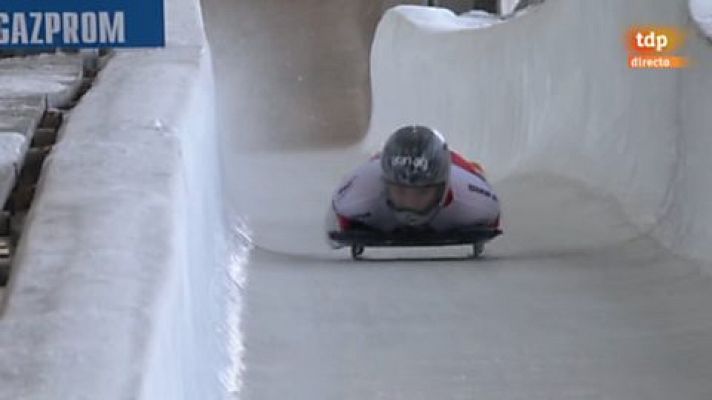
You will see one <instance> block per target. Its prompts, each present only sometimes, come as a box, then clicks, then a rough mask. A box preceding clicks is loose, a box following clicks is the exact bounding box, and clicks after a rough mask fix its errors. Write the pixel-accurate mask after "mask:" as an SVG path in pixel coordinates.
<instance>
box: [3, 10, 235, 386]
mask: <svg viewBox="0 0 712 400" xmlns="http://www.w3.org/2000/svg"><path fill="white" fill-rule="evenodd" d="M166 3H167V4H166V13H167V38H168V47H167V48H166V49H162V50H140V51H121V52H118V54H116V55H115V56H114V58H113V59H112V60H111V61H110V62H109V64H108V65H107V66H106V68H105V69H104V70H103V71H102V72H101V74H100V75H99V77H98V79H97V81H96V83H95V86H94V88H93V89H92V90H91V91H90V92H89V93H87V95H86V96H85V97H84V98H83V99H82V101H81V102H80V104H79V105H78V106H77V107H76V108H75V109H74V110H72V112H71V114H70V115H69V118H68V122H67V124H66V126H64V127H63V129H62V131H61V134H60V140H59V142H58V144H57V146H56V147H55V149H54V151H53V152H52V154H51V155H50V157H49V158H48V160H47V162H46V164H45V166H44V172H43V177H42V180H41V182H40V185H39V188H38V193H37V196H36V199H35V203H34V205H33V208H32V210H31V212H30V214H29V216H28V219H27V225H26V230H25V232H24V233H23V237H22V241H21V243H20V247H19V248H18V251H17V255H16V260H15V266H14V270H13V274H12V276H11V282H10V286H9V288H8V291H9V294H8V297H7V300H6V304H5V308H4V314H3V316H2V318H1V319H0V357H1V358H2V359H3V362H2V363H0V376H2V382H3V384H2V385H0V399H30V400H32V399H92V400H93V399H103V400H111V399H214V398H221V397H223V396H224V395H225V393H226V391H227V390H228V389H230V388H231V385H230V382H226V381H225V380H224V377H223V376H221V375H220V374H221V372H223V371H224V370H227V369H228V368H230V367H232V365H231V363H234V360H232V359H230V354H228V353H227V351H226V346H225V343H226V342H227V340H229V339H233V338H230V337H229V335H230V334H231V332H230V328H231V327H230V326H225V325H224V322H223V321H225V319H226V314H227V313H229V312H232V310H229V309H228V306H229V305H228V302H227V300H226V298H227V297H228V295H229V294H230V291H231V290H233V289H234V288H233V287H232V286H231V285H230V283H231V282H230V281H229V279H227V278H228V277H229V273H230V271H227V270H226V268H227V267H226V266H227V263H226V261H227V260H226V257H227V252H228V250H229V248H228V245H229V244H228V243H227V242H226V241H225V236H224V235H223V232H224V230H223V226H222V214H221V213H222V209H223V207H222V203H221V198H222V196H221V194H220V185H219V182H220V179H219V177H220V175H219V165H218V157H217V154H218V153H217V145H216V138H215V134H216V133H215V131H214V128H213V120H214V117H213V103H212V98H213V82H212V67H211V62H210V51H209V48H208V46H207V44H206V41H205V38H204V35H203V30H202V22H201V16H200V9H199V6H198V2H197V1H194V0H176V1H171V2H166ZM238 261H239V260H238ZM225 282H227V283H225Z"/></svg>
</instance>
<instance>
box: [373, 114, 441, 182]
mask: <svg viewBox="0 0 712 400" xmlns="http://www.w3.org/2000/svg"><path fill="white" fill-rule="evenodd" d="M381 168H382V169H383V178H384V179H385V180H386V181H387V182H389V183H394V184H397V185H404V186H430V185H436V184H439V183H446V182H447V180H448V178H449V177H450V151H449V150H448V147H447V143H445V139H443V137H442V136H441V135H440V134H439V133H438V132H436V131H435V130H433V129H430V128H428V127H425V126H419V125H413V126H406V127H403V128H400V129H398V130H397V131H395V133H393V134H392V135H391V137H390V138H388V141H387V142H386V145H385V146H384V147H383V152H382V153H381Z"/></svg>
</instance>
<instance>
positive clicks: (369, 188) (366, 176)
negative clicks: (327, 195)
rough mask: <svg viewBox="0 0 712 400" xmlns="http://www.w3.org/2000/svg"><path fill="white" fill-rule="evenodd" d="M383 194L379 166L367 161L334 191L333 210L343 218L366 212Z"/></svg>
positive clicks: (373, 161) (372, 161) (376, 163)
mask: <svg viewBox="0 0 712 400" xmlns="http://www.w3.org/2000/svg"><path fill="white" fill-rule="evenodd" d="M382 193H383V182H382V180H381V173H380V164H379V163H378V162H375V160H369V161H367V162H365V163H363V164H361V165H359V166H358V167H357V168H356V169H354V170H353V171H352V172H351V173H350V174H349V175H347V177H346V178H345V179H344V181H343V182H342V183H341V185H339V187H338V188H337V189H336V192H335V193H334V196H333V200H332V203H333V207H334V210H335V211H336V212H337V213H339V214H341V215H343V216H354V215H358V214H363V213H365V212H368V211H369V210H370V209H371V208H372V207H373V204H374V203H375V202H376V201H378V200H379V198H380V196H381V195H382Z"/></svg>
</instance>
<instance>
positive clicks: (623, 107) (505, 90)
mask: <svg viewBox="0 0 712 400" xmlns="http://www.w3.org/2000/svg"><path fill="white" fill-rule="evenodd" d="M640 24H670V25H677V26H687V27H688V28H689V32H690V35H689V36H688V43H689V46H688V47H689V51H690V54H689V55H690V57H691V58H692V59H693V60H694V65H693V66H692V67H691V68H689V69H686V70H682V71H639V70H638V71H634V70H629V69H628V67H627V65H626V57H627V55H626V52H625V48H624V42H623V39H622V36H623V34H624V32H625V31H626V30H627V29H628V27H630V26H631V25H640ZM533 26H536V27H537V28H538V29H532V27H533ZM542 27H544V29H543V30H542V29H541V28H542ZM532 32H540V33H541V34H539V35H532ZM371 69H372V88H373V89H372V90H373V113H372V119H371V126H370V129H369V134H368V137H367V140H366V142H365V145H366V146H367V147H368V148H369V149H375V148H377V147H378V146H379V145H380V143H381V142H382V141H383V139H384V137H385V135H387V133H388V132H390V131H391V130H392V129H393V128H394V127H396V126H399V125H401V124H406V123H412V122H413V121H418V122H420V123H425V124H432V125H433V126H435V127H437V128H438V129H440V130H441V131H443V132H444V133H445V134H446V135H447V136H448V138H449V139H450V141H451V142H452V144H453V147H455V148H457V149H462V150H463V151H464V152H466V153H467V154H468V155H471V156H473V157H476V158H478V159H480V160H481V161H483V162H484V164H485V166H486V168H487V169H488V171H489V173H490V177H491V178H492V179H493V180H494V181H495V182H496V181H498V180H503V179H512V178H513V177H516V176H522V175H527V176H532V175H533V176H536V175H540V174H553V175H556V176H561V177H564V178H566V179H571V180H576V181H578V182H581V183H582V184H583V185H585V186H586V187H588V188H589V189H590V190H592V191H594V192H595V193H597V194H600V195H602V196H606V197H609V198H612V199H616V200H617V201H618V202H619V203H620V204H621V206H622V208H623V211H624V212H625V213H626V215H627V216H628V218H630V220H631V222H632V223H633V224H634V226H636V227H637V231H638V232H639V234H654V235H656V236H657V237H658V238H661V239H663V240H664V242H665V243H667V244H668V245H671V246H673V247H674V248H675V249H676V250H677V251H679V252H681V253H684V254H688V255H691V256H694V257H697V258H705V259H712V252H711V250H710V248H709V246H708V245H706V243H709V241H710V240H712V228H711V226H712V203H711V202H710V196H711V195H712V193H710V189H709V188H710V187H712V178H711V177H710V174H709V171H710V169H712V162H711V161H710V157H709V155H708V153H709V150H708V149H710V148H712V137H710V135H709V127H710V126H712V116H710V113H709V107H710V104H712V48H711V47H710V44H709V42H708V41H707V40H705V39H704V38H703V37H702V36H701V34H700V31H699V30H698V29H696V27H695V26H694V23H693V22H692V21H691V20H690V17H689V10H688V4H687V3H686V2H685V1H682V0H676V1H667V0H656V1H650V0H630V1H625V2H623V1H618V0H602V1H587V0H577V1H572V0H547V1H546V2H545V3H544V4H542V5H541V6H538V7H534V8H532V9H531V10H527V12H525V13H524V14H521V15H518V16H515V17H514V18H512V19H510V20H508V21H506V22H504V23H499V24H495V25H493V26H490V27H487V28H477V27H473V26H472V24H471V23H470V22H468V19H467V18H463V17H457V16H455V15H454V14H452V13H451V12H449V11H448V10H444V9H432V8H430V9H429V8H423V7H417V6H401V7H397V8H394V9H391V10H390V11H389V12H387V13H386V15H385V16H384V18H383V19H382V20H381V22H380V24H379V26H378V30H377V33H376V38H375V41H374V45H373V50H372V58H371ZM505 201H506V199H505ZM506 212H507V211H506V203H505V204H504V218H505V220H504V222H505V229H506V216H507V215H506ZM583 219H585V216H582V221H581V223H586V221H584V220H583ZM553 250H555V249H553Z"/></svg>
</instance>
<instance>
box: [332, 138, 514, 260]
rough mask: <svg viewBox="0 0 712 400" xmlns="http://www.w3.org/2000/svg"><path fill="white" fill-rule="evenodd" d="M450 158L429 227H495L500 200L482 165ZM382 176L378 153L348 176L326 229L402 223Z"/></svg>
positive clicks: (336, 196) (385, 228) (392, 226)
mask: <svg viewBox="0 0 712 400" xmlns="http://www.w3.org/2000/svg"><path fill="white" fill-rule="evenodd" d="M451 159H452V167H451V168H450V180H449V183H448V188H447V191H446V193H445V195H444V196H443V199H442V200H441V201H440V204H439V210H438V211H437V212H436V214H435V215H434V217H433V218H432V219H431V220H430V222H429V223H428V224H427V226H428V228H430V229H432V230H434V231H436V232H443V231H448V230H452V229H457V228H465V227H472V226H475V225H484V226H489V227H493V228H498V227H499V214H500V207H499V200H498V199H497V195H496V194H495V193H494V191H493V190H492V187H491V186H490V185H489V183H487V180H486V179H485V177H484V174H483V170H482V168H481V167H480V166H479V165H478V164H476V163H473V162H470V161H467V160H466V159H465V158H463V157H462V156H460V155H459V154H457V153H455V152H452V151H451ZM381 176H382V175H381V160H380V157H379V156H378V155H376V156H374V157H372V158H371V159H370V160H369V161H368V162H367V163H365V164H363V165H361V166H359V167H358V168H356V169H355V170H354V171H352V172H351V173H350V174H349V175H348V176H347V178H346V179H345V180H344V182H342V184H341V185H340V186H339V187H338V189H337V190H336V192H335V193H334V195H333V197H332V201H331V210H330V212H329V216H328V220H327V231H338V230H342V231H343V230H348V229H351V228H357V227H359V226H360V227H364V226H365V227H368V228H371V229H376V230H379V231H382V232H393V231H394V230H396V229H398V228H402V227H403V225H402V224H401V223H399V221H398V220H397V219H396V218H395V215H394V213H393V210H392V209H391V208H390V207H389V206H388V203H387V199H386V185H385V182H384V181H383V179H382V178H381ZM331 244H332V246H335V244H334V243H331Z"/></svg>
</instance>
